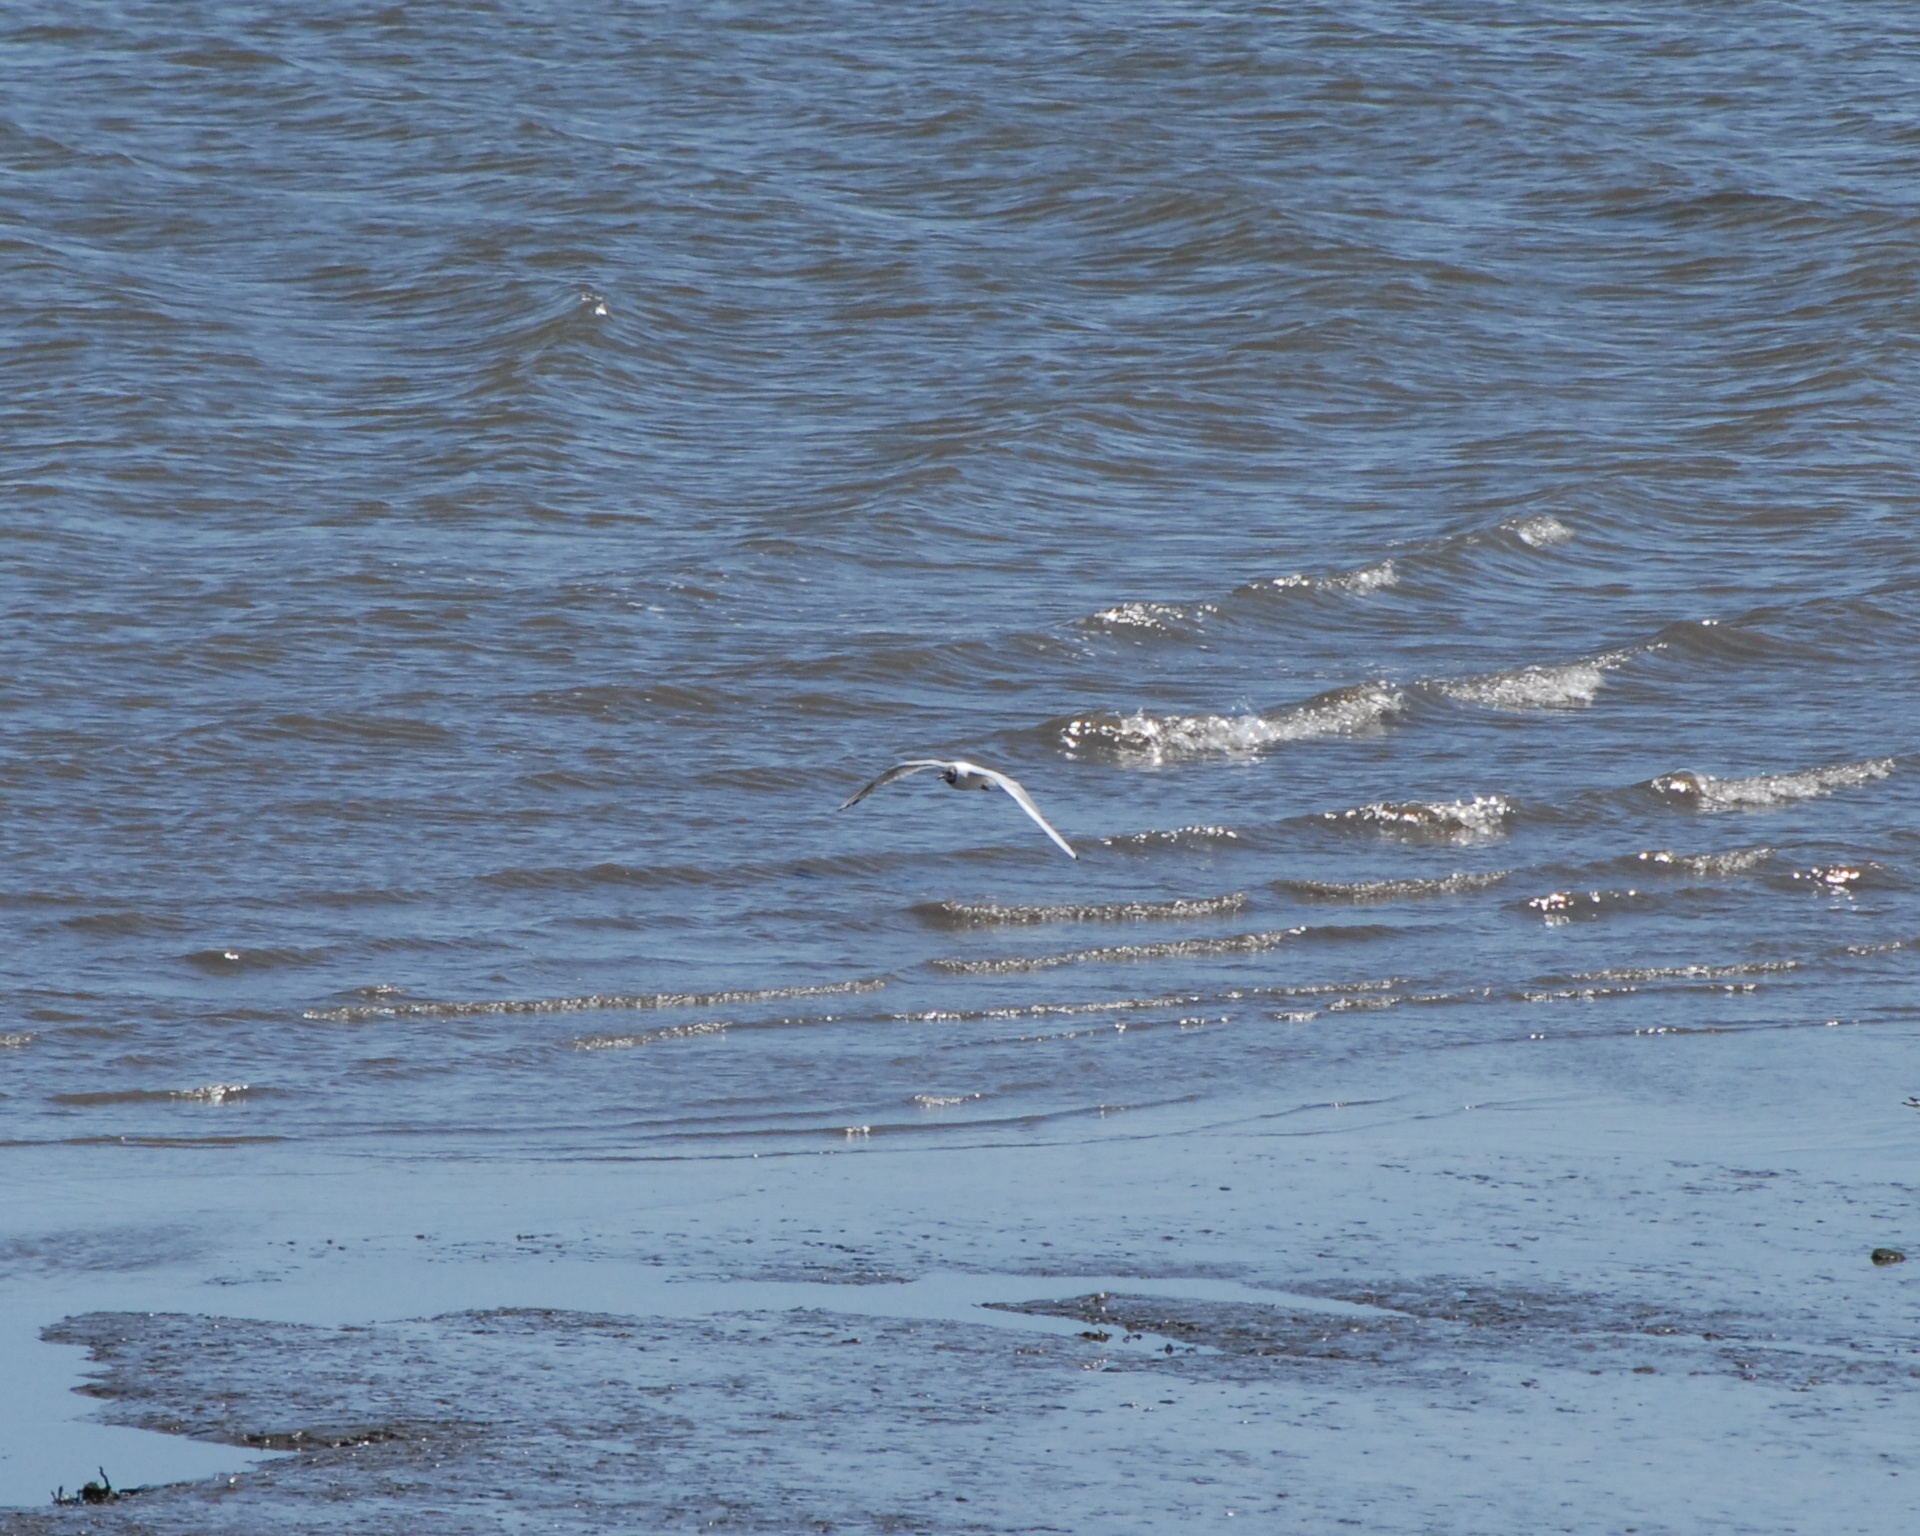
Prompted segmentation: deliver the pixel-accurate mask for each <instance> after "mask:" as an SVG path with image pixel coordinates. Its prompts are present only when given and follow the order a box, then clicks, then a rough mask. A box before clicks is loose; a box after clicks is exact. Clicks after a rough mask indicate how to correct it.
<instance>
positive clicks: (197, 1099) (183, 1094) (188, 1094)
mask: <svg viewBox="0 0 1920 1536" xmlns="http://www.w3.org/2000/svg"><path fill="white" fill-rule="evenodd" d="M250 1092H252V1090H251V1089H250V1088H249V1087H248V1086H247V1084H245V1083H208V1084H207V1085H206V1086H205V1087H204V1088H175V1089H173V1090H172V1091H171V1092H170V1093H168V1095H167V1097H168V1098H170V1099H186V1100H188V1101H189V1102H191V1103H195V1104H230V1103H232V1102H233V1101H234V1100H235V1099H243V1098H245V1097H246V1096H247V1095H248V1094H249V1093H250Z"/></svg>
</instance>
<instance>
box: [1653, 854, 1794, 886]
mask: <svg viewBox="0 0 1920 1536" xmlns="http://www.w3.org/2000/svg"><path fill="white" fill-rule="evenodd" d="M1634 857H1635V858H1636V859H1638V860H1639V861H1640V862H1641V863H1642V864H1648V865H1651V866H1653V867H1654V868H1656V869H1682V870H1685V871H1686V872H1687V873H1688V874H1690V875H1703V876H1706V877H1707V878H1709V879H1712V878H1715V877H1721V876H1726V875H1742V874H1745V873H1746V872H1747V871H1748V870H1750V869H1758V868H1759V867H1760V866H1761V865H1762V864H1764V863H1766V862H1767V860H1768V859H1770V858H1772V857H1773V850H1772V849H1771V848H1733V849H1729V850H1728V851H1727V852H1725V853H1675V852H1673V851H1672V850H1671V849H1668V848H1653V849H1649V850H1647V851H1646V852H1645V853H1637V854H1635V855H1634Z"/></svg>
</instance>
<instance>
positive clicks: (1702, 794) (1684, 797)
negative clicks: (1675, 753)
mask: <svg viewBox="0 0 1920 1536" xmlns="http://www.w3.org/2000/svg"><path fill="white" fill-rule="evenodd" d="M1893 768H1894V760H1893V759H1892V758H1890V757H1876V758H1871V759H1869V760H1867V761H1866V762H1860V763H1831V764H1828V765H1826V766H1824V767H1819V768H1804V769H1802V770H1800V771H1799V772H1797V773H1763V774H1757V775H1755V776H1754V777H1752V778H1748V779H1716V778H1715V777H1714V776H1713V775H1712V774H1710V773H1695V772H1694V771H1693V770H1691V769H1682V770H1681V771H1680V772H1678V773H1663V774H1661V775H1660V777H1659V778H1657V779H1654V780H1652V781H1651V782H1650V784H1649V785H1648V787H1649V788H1650V789H1652V790H1653V791H1654V792H1655V793H1656V794H1659V795H1664V796H1666V797H1667V798H1668V799H1669V800H1673V801H1676V802H1678V803H1680V804H1686V805H1692V806H1695V807H1697V808H1698V809H1700V810H1703V811H1755V810H1764V809H1766V808H1767V807H1769V806H1775V805H1791V804H1792V803H1793V802H1794V801H1796V800H1812V799H1816V798H1818V797H1819V796H1821V795H1830V794H1832V793H1833V792H1834V791H1835V790H1837V789H1851V788H1853V787H1854V786H1856V785H1860V784H1868V783H1871V782H1872V781H1873V780H1875V779H1884V778H1886V777H1887V775H1888V774H1890V773H1892V772H1893Z"/></svg>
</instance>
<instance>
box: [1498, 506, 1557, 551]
mask: <svg viewBox="0 0 1920 1536" xmlns="http://www.w3.org/2000/svg"><path fill="white" fill-rule="evenodd" d="M1500 526H1501V527H1503V528H1505V529H1506V530H1507V532H1508V533H1510V534H1512V535H1513V536H1514V537H1515V538H1516V539H1518V540H1519V541H1520V542H1521V543H1522V544H1528V545H1531V546H1532V547H1533V548H1535V549H1548V548H1551V547H1552V546H1553V545H1555V544H1565V543H1568V542H1570V541H1571V540H1572V538H1573V530H1572V529H1571V528H1569V527H1568V526H1567V525H1566V524H1565V523H1563V522H1561V521H1560V519H1559V518H1557V517H1554V516H1552V515H1551V514H1550V513H1541V514H1540V515H1538V516H1535V517H1523V518H1520V519H1518V520H1516V521H1514V522H1511V523H1502V524H1501V525H1500Z"/></svg>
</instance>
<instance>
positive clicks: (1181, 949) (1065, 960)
mask: <svg viewBox="0 0 1920 1536" xmlns="http://www.w3.org/2000/svg"><path fill="white" fill-rule="evenodd" d="M1306 931H1307V930H1306V929H1305V928H1275V929H1270V930H1268V931H1267V932H1265V933H1237V934H1234V935H1233V936H1232V937H1231V938H1224V939H1176V940H1172V941H1170V942H1168V943H1165V944H1111V945H1107V946H1105V947H1103V948H1100V949H1076V950H1072V951H1069V952H1068V953H1066V954H1063V955H1010V956H1007V957H1005V958H1003V959H998V960H935V961H933V962H932V965H933V967H934V969H935V970H941V971H948V972H951V973H953V974H955V975H960V976H1005V975H1011V974H1013V973H1015V972H1019V971H1050V970H1052V969H1054V968H1055V967H1056V966H1062V965H1089V964H1097V963H1099V962H1102V961H1109V962H1110V961H1118V960H1164V959H1187V958H1194V957H1199V956H1208V955H1244V954H1253V953H1257V952H1258V951H1260V950H1264V949H1277V948H1279V946H1280V945H1282V944H1286V943H1289V942H1291V941H1292V940H1294V939H1297V938H1299V937H1300V936H1301V935H1302V934H1303V933H1305V932H1306Z"/></svg>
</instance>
